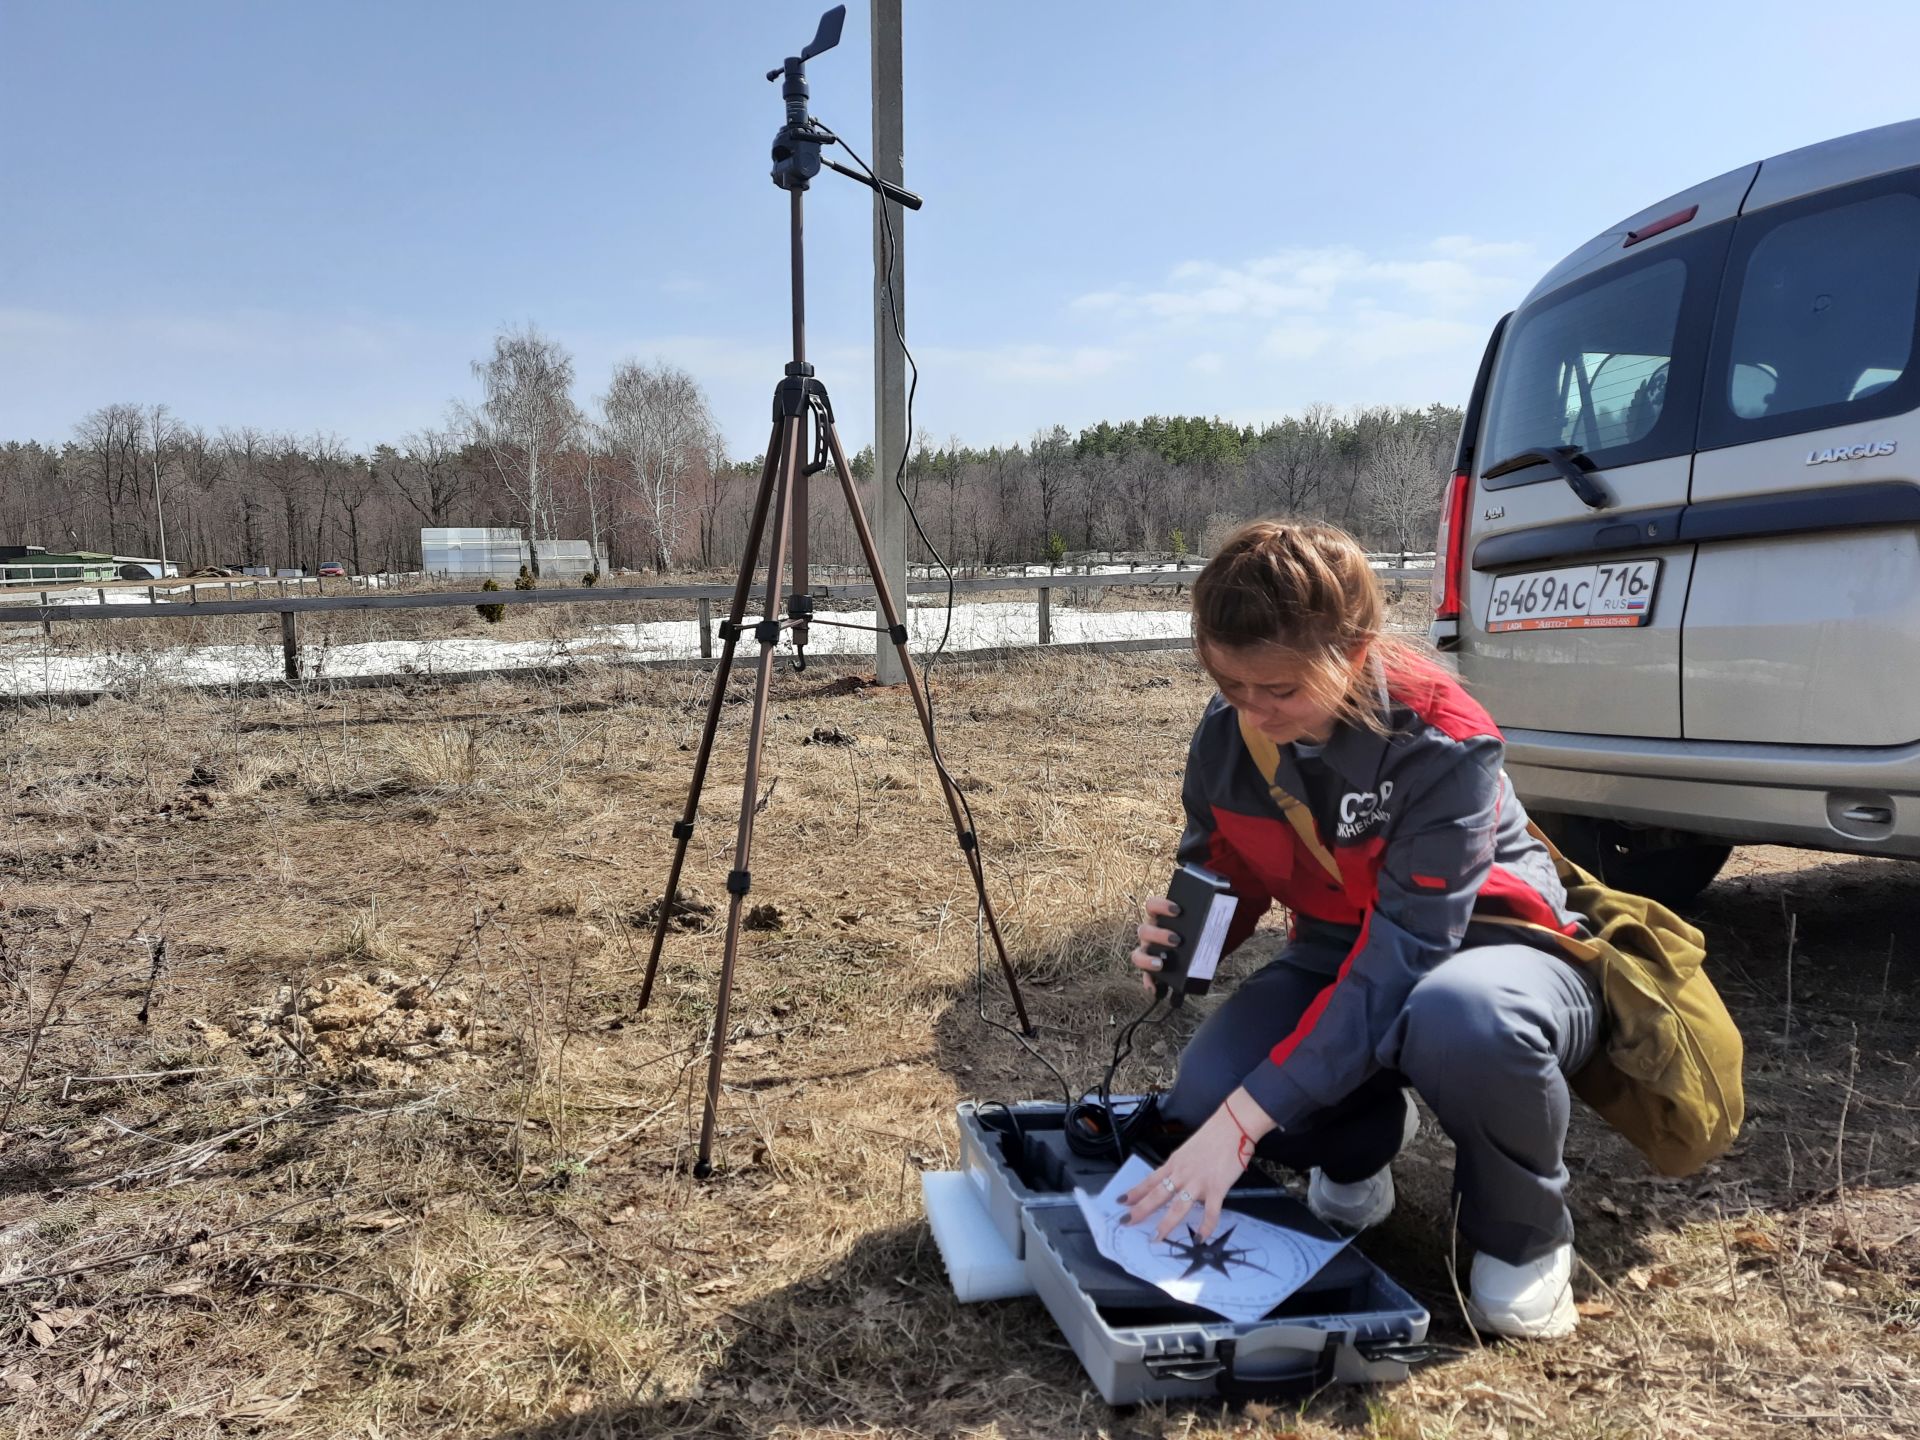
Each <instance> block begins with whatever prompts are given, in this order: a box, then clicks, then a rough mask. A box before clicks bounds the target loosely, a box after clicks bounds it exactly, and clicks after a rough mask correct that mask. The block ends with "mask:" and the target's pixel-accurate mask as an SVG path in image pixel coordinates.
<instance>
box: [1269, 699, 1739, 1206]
mask: <svg viewBox="0 0 1920 1440" xmlns="http://www.w3.org/2000/svg"><path fill="white" fill-rule="evenodd" d="M1240 733H1241V737H1242V739H1243V740H1244V741H1245V742H1246V746H1247V750H1248V753H1249V754H1250V755H1251V756H1252V757H1253V761H1254V764H1255V765H1256V766H1257V767H1258V768H1259V770H1260V773H1261V774H1262V775H1263V776H1264V777H1265V778H1266V781H1267V787H1268V793H1269V794H1271V795H1272V797H1273V799H1274V803H1275V804H1277V805H1278V806H1279V807H1280V809H1281V811H1282V812H1283V813H1284V814H1285V815H1286V817H1287V820H1288V822H1289V823H1290V824H1291V825H1292V826H1293V829H1294V832H1295V833H1296V834H1297V835H1299V837H1300V839H1301V841H1302V843H1303V844H1304V845H1305V847H1306V848H1307V850H1308V852H1309V853H1310V854H1312V855H1313V856H1314V858H1315V859H1317V860H1318V861H1319V862H1320V864H1321V866H1322V867H1323V868H1324V869H1325V870H1326V871H1327V872H1328V874H1329V875H1331V876H1332V877H1333V879H1334V881H1335V883H1336V884H1337V883H1339V881H1340V869H1339V866H1338V865H1337V864H1335V863H1334V861H1333V857H1332V855H1331V854H1330V853H1329V852H1328V850H1327V848H1326V845H1325V843H1324V842H1323V841H1322V840H1321V839H1320V836H1319V834H1318V833H1317V831H1316V830H1315V828H1314V825H1313V820H1312V818H1311V817H1310V816H1309V815H1308V814H1307V811H1306V806H1305V805H1303V804H1302V803H1301V802H1300V801H1299V799H1298V798H1297V797H1295V796H1292V795H1289V794H1288V793H1287V792H1286V790H1285V789H1283V788H1282V787H1281V786H1280V785H1279V784H1277V783H1276V780H1277V776H1278V773H1279V760H1280V755H1279V749H1278V747H1277V746H1275V745H1274V743H1273V742H1272V741H1271V740H1269V739H1267V737H1266V736H1264V735H1262V734H1260V732H1259V731H1257V730H1254V729H1253V728H1252V727H1251V726H1249V725H1247V724H1245V723H1244V722H1243V723H1242V725H1241V727H1240ZM1527 830H1528V832H1529V833H1530V834H1532V835H1533V836H1534V838H1535V839H1537V840H1539V841H1540V843H1541V844H1543V845H1545V846H1546V847H1547V853H1548V854H1549V855H1551V856H1552V857H1553V864H1554V869H1555V871H1556V873H1557V874H1558V875H1559V877H1560V883H1561V884H1562V885H1564V886H1565V887H1566V891H1567V905H1568V908H1569V909H1571V910H1574V911H1576V912H1578V913H1579V914H1581V915H1583V916H1585V917H1586V921H1587V931H1588V933H1587V935H1585V936H1584V937H1576V936H1571V935H1562V934H1561V933H1560V932H1559V931H1557V930H1552V929H1549V928H1547V927H1546V926H1544V925H1535V924H1533V923H1531V922H1530V921H1526V920H1518V919H1508V918H1504V917H1500V916H1485V915H1476V916H1475V917H1474V923H1476V924H1488V923H1491V924H1497V925H1505V926H1510V927H1515V928H1519V929H1524V930H1528V931H1530V932H1532V933H1534V934H1535V935H1537V936H1539V937H1540V938H1541V939H1542V940H1545V941H1547V942H1548V943H1550V944H1552V945H1553V946H1555V947H1556V948H1557V949H1558V950H1559V951H1560V952H1561V953H1562V954H1564V955H1565V956H1567V958H1569V959H1570V960H1572V961H1574V962H1575V963H1578V964H1580V965H1584V966H1587V967H1588V968H1590V969H1592V970H1594V971H1595V972H1596V973H1597V980H1598V984H1599V989H1600V998H1601V1005H1602V1008H1603V1010H1604V1011H1605V1014H1606V1043H1605V1044H1604V1045H1603V1046H1602V1047H1601V1049H1600V1050H1599V1051H1598V1052H1596V1053H1595V1055H1594V1056H1593V1058H1592V1059H1591V1060H1589V1061H1588V1062H1587V1063H1586V1064H1585V1065H1584V1066H1582V1067H1581V1068H1580V1070H1579V1072H1578V1073H1576V1074H1575V1075H1574V1076H1572V1078H1571V1081H1570V1083H1571V1085H1572V1087H1573V1091H1574V1093H1575V1094H1576V1095H1578V1096H1579V1097H1580V1098H1581V1099H1582V1100H1584V1101H1586V1102H1587V1104H1589V1105H1591V1106H1592V1107H1593V1108H1594V1109H1595V1110H1596V1111H1598V1112H1599V1114H1600V1116H1601V1117H1602V1118H1603V1119H1604V1120H1605V1121H1606V1122H1607V1123H1608V1124H1609V1125H1611V1126H1612V1127H1613V1128H1614V1129H1615V1130H1617V1131H1618V1132H1619V1133H1620V1134H1622V1135H1624V1136H1625V1137H1626V1138H1627V1139H1628V1140H1630V1141H1632V1142H1633V1144H1634V1146H1635V1147H1636V1148H1637V1149H1639V1151H1640V1153H1641V1154H1643V1155H1645V1156H1646V1157H1647V1159H1648V1160H1650V1161H1652V1162H1653V1165H1654V1167H1655V1168H1656V1169H1658V1170H1659V1171H1660V1172H1661V1173H1662V1174H1663V1175H1691V1174H1692V1173H1693V1172H1694V1171H1696V1170H1698V1169H1700V1167H1701V1166H1703V1165H1705V1164H1707V1162H1709V1161H1710V1160H1714V1159H1716V1158H1718V1157H1719V1156H1721V1155H1723V1154H1725V1153H1726V1151H1727V1148H1728V1147H1729V1146H1731V1145H1732V1144H1733V1142H1734V1140H1735V1138H1736V1137H1737V1136H1738V1135H1739V1133H1740V1123H1741V1121H1742V1120H1743V1119H1745V1117H1746V1092H1745V1089H1744V1087H1743V1085H1742V1082H1741V1064H1742V1060H1743V1057H1744V1047H1743V1046H1742V1044H1741V1040H1740V1030H1739V1027H1738V1026H1736V1025H1735V1024H1734V1023H1733V1016H1732V1015H1730V1014H1728V1013H1727V1007H1726V1005H1725V1003H1723V1002H1722V1001H1721V999H1720V992H1719V991H1717V990H1715V989H1714V988H1713V981H1711V980H1710V979H1708V978H1707V974H1706V970H1705V968H1704V962H1705V960H1706V958H1707V945H1706V937H1705V936H1703V935H1702V934H1701V933H1700V932H1699V931H1698V930H1696V929H1695V928H1694V927H1693V926H1692V925H1689V924H1688V923H1687V922H1686V921H1685V920H1682V919H1681V918H1680V917H1679V916H1678V915H1676V914H1674V913H1673V912H1672V911H1671V910H1669V909H1667V908H1666V906H1664V905H1661V904H1659V903H1657V902H1656V901H1653V900H1649V899H1647V898H1646V897H1644V896H1641V895H1631V894H1628V893H1627V892H1625V891H1622V890H1614V889H1611V888H1609V887H1608V886H1606V885H1604V884H1602V883H1601V882H1600V881H1598V880H1596V879H1595V878H1594V877H1593V876H1591V875H1589V874H1588V873H1587V872H1586V871H1584V870H1582V869H1581V868H1580V867H1579V866H1578V865H1575V864H1574V863H1573V862H1572V861H1571V860H1569V859H1567V857H1566V856H1564V855H1562V854H1561V853H1560V851H1559V849H1558V848H1557V847H1556V846H1555V845H1554V843H1553V842H1552V841H1551V840H1549V839H1548V838H1547V837H1546V836H1545V835H1544V834H1542V833H1541V831H1540V828H1539V826H1537V825H1533V824H1529V825H1528V826H1527Z"/></svg>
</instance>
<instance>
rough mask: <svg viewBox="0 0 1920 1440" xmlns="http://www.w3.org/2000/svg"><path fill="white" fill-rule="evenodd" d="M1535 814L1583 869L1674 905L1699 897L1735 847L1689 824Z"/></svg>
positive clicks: (1673, 907)
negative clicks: (1643, 824) (1676, 826)
mask: <svg viewBox="0 0 1920 1440" xmlns="http://www.w3.org/2000/svg"><path fill="white" fill-rule="evenodd" d="M1533 818H1534V819H1535V820H1536V821H1537V822H1539V825H1540V828H1541V829H1542V830H1544V831H1546V832H1547V834H1548V835H1549V836H1550V837H1552V839H1553V843H1554V844H1556V845H1558V846H1559V847H1560V851H1561V853H1562V854H1564V855H1565V856H1566V857H1567V858H1568V859H1569V860H1571V861H1573V863H1574V864H1576V865H1578V866H1579V867H1580V868H1581V869H1583V870H1587V871H1591V872H1592V873H1593V874H1594V875H1596V876H1598V877H1599V878H1600V879H1601V880H1603V881H1605V882H1606V883H1607V884H1609V885H1611V886H1612V887H1613V888H1614V889H1616V890H1626V891H1629V892H1631V893H1632V894H1635V895H1644V896H1646V897H1647V898H1648V899H1649V900H1657V901H1659V902H1660V903H1661V904H1662V905H1665V906H1666V907H1667V908H1668V909H1670V910H1678V909H1679V908H1680V907H1682V906H1683V905H1688V904H1691V903H1692V902H1693V901H1695V900H1697V899H1698V898H1699V897H1700V892H1701V891H1703V890H1705V889H1706V888H1707V886H1709V885H1711V884H1712V883H1713V880H1714V877H1715V876H1716V875H1718V874H1719V873H1720V867H1721V866H1722V865H1725V864H1726V863H1727V857H1728V856H1729V855H1731V854H1732V853H1733V847H1732V846H1731V845H1722V844H1721V843H1719V842H1718V841H1715V840H1708V839H1705V838H1704V837H1702V836H1698V835H1693V834H1690V833H1689V832H1687V831H1685V830H1656V829H1650V828H1639V827H1636V826H1632V825H1623V824H1621V823H1620V822H1619V821H1618V820H1600V819H1596V818H1595V817H1593V816H1591V815H1553V814H1546V815H1535V816H1534V817H1533Z"/></svg>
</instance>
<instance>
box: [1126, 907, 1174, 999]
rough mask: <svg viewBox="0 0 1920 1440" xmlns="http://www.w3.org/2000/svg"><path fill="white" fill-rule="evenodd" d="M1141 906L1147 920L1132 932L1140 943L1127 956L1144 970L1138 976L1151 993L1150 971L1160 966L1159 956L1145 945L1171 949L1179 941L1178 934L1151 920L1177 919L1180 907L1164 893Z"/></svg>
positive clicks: (1151, 976)
mask: <svg viewBox="0 0 1920 1440" xmlns="http://www.w3.org/2000/svg"><path fill="white" fill-rule="evenodd" d="M1143 908H1144V909H1145V910H1146V912H1147V920H1146V922H1145V923H1144V924H1142V925H1141V926H1140V927H1139V928H1138V929H1137V930H1135V931H1134V933H1135V934H1136V935H1138V936H1139V937H1140V943H1139V944H1138V945H1136V946H1134V949H1133V954H1132V955H1130V956H1128V957H1127V958H1128V959H1130V960H1132V961H1133V963H1134V965H1135V967H1136V968H1138V969H1139V970H1141V971H1143V972H1145V973H1143V974H1142V975H1141V976H1140V983H1141V985H1142V986H1144V987H1145V989H1146V991H1147V993H1148V994H1152V993H1153V974H1152V972H1153V971H1156V970H1158V969H1159V968H1160V957H1159V956H1158V955H1155V954H1153V953H1152V952H1150V951H1149V950H1148V949H1147V947H1148V946H1149V945H1157V946H1159V947H1160V948H1161V949H1163V950H1171V949H1173V947H1174V946H1176V945H1178V944H1179V943H1180V937H1179V936H1178V935H1176V934H1174V933H1173V931H1171V930H1168V929H1165V928H1163V927H1161V926H1159V925H1155V924H1154V923H1153V921H1155V920H1156V919H1159V920H1176V919H1178V918H1179V916H1180V907H1179V906H1178V905H1176V904H1174V903H1173V901H1171V900H1169V899H1167V898H1166V897H1165V896H1164V895H1156V896H1155V897H1154V898H1153V899H1151V900H1149V901H1147V903H1146V905H1145V906H1144V907H1143Z"/></svg>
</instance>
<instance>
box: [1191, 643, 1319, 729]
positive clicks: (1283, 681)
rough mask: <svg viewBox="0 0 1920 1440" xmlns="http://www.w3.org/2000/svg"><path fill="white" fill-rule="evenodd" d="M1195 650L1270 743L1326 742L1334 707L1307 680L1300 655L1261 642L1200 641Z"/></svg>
mask: <svg viewBox="0 0 1920 1440" xmlns="http://www.w3.org/2000/svg"><path fill="white" fill-rule="evenodd" d="M1199 651H1200V663H1201V664H1202V665H1204V666H1206V668H1207V673H1208V674H1209V675H1211V676H1212V677H1213V680H1214V683H1215V684H1216V685H1218V686H1219V687H1220V693H1221V695H1223V696H1224V697H1226V702H1227V703H1228V704H1229V705H1231V706H1233V708H1234V709H1236V710H1238V711H1239V712H1240V713H1241V714H1242V715H1244V716H1245V717H1246V718H1247V719H1248V720H1250V721H1251V722H1252V723H1253V728H1254V729H1256V730H1258V731H1259V732H1260V733H1261V734H1262V735H1264V736H1266V737H1267V738H1268V739H1269V740H1271V741H1273V743H1274V744H1276V745H1287V744H1291V743H1292V742H1294V741H1296V740H1300V741H1305V742H1306V743H1307V744H1309V745H1324V744H1325V743H1326V742H1327V740H1328V739H1329V738H1330V737H1331V736H1332V734H1333V729H1334V725H1335V724H1336V723H1337V715H1336V712H1335V710H1334V708H1333V707H1332V706H1331V705H1327V704H1325V703H1323V702H1322V701H1320V700H1317V699H1315V698H1314V696H1313V694H1312V693H1311V691H1310V690H1309V689H1308V687H1307V686H1306V685H1305V683H1304V681H1305V679H1306V675H1305V667H1304V665H1303V664H1302V662H1301V660H1300V657H1299V656H1297V655H1292V654H1289V653H1288V652H1286V651H1285V650H1281V649H1279V648H1277V647H1273V646H1265V645H1258V646H1252V645H1250V646H1228V645H1220V646H1215V645H1202V646H1200V647H1199Z"/></svg>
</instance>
